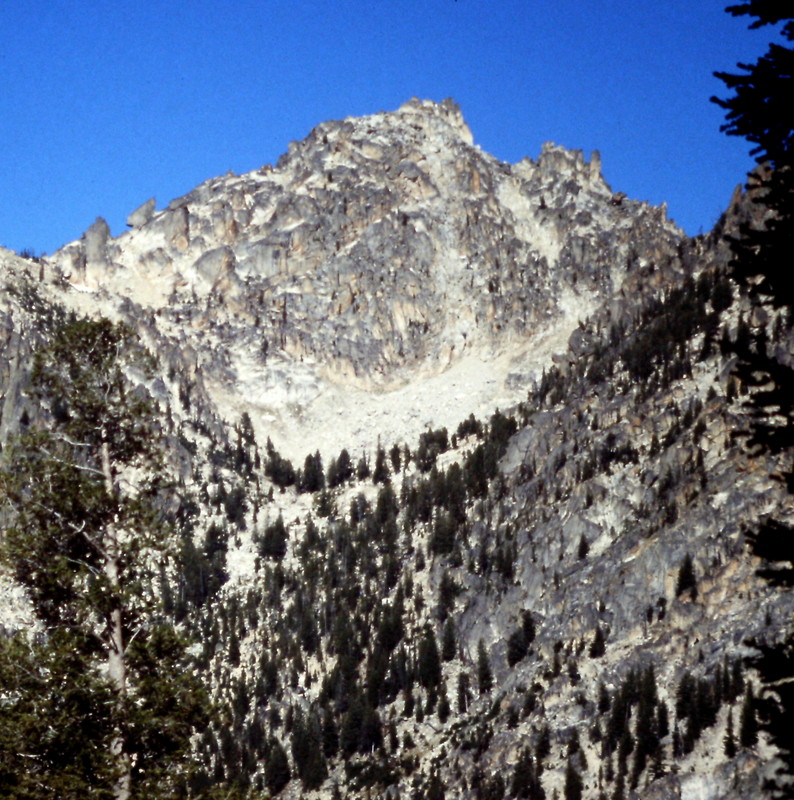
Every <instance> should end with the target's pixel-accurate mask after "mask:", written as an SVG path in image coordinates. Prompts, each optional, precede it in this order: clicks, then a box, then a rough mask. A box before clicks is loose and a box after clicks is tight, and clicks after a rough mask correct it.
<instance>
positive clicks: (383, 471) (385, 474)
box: [372, 446, 389, 483]
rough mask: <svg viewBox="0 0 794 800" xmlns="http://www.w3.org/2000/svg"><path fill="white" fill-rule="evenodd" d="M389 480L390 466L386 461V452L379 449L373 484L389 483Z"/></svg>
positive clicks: (376, 456)
mask: <svg viewBox="0 0 794 800" xmlns="http://www.w3.org/2000/svg"><path fill="white" fill-rule="evenodd" d="M388 480H389V465H388V462H387V461H386V451H385V450H384V449H383V448H382V447H380V446H379V447H378V451H377V453H376V455H375V470H374V471H373V473H372V482H373V483H387V482H388Z"/></svg>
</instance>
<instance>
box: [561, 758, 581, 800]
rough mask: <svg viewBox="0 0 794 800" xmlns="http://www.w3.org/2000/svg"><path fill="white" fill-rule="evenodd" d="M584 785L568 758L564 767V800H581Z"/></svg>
mask: <svg viewBox="0 0 794 800" xmlns="http://www.w3.org/2000/svg"><path fill="white" fill-rule="evenodd" d="M583 790H584V784H583V783H582V776H581V775H580V774H579V771H578V770H577V769H576V767H575V766H574V764H573V760H572V759H571V758H568V762H567V764H566V766H565V800H582V791H583Z"/></svg>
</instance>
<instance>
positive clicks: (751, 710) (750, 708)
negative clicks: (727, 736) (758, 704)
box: [739, 683, 758, 747]
mask: <svg viewBox="0 0 794 800" xmlns="http://www.w3.org/2000/svg"><path fill="white" fill-rule="evenodd" d="M757 741H758V720H757V719H756V716H755V699H754V698H753V690H752V687H751V686H750V684H749V683H748V684H747V689H746V690H745V693H744V701H743V702H742V715H741V718H740V720H739V742H740V743H741V745H742V747H754V746H755V744H756V742H757Z"/></svg>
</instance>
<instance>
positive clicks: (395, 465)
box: [389, 444, 402, 475]
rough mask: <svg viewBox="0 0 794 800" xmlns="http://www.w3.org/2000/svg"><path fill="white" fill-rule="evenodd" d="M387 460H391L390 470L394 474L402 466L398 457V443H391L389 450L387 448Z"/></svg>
mask: <svg viewBox="0 0 794 800" xmlns="http://www.w3.org/2000/svg"><path fill="white" fill-rule="evenodd" d="M389 460H390V461H391V468H392V471H393V472H394V474H395V475H396V474H397V473H398V472H399V471H400V469H401V467H402V463H401V459H400V445H398V444H394V445H392V448H391V450H389Z"/></svg>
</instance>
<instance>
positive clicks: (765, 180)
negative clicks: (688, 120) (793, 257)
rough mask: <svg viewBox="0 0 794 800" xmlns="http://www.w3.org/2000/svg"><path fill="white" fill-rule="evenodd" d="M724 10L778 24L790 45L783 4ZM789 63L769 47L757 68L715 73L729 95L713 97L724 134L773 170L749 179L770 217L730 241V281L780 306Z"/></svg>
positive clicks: (792, 119)
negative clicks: (722, 118)
mask: <svg viewBox="0 0 794 800" xmlns="http://www.w3.org/2000/svg"><path fill="white" fill-rule="evenodd" d="M728 10H729V11H730V13H731V14H733V15H734V16H741V15H747V16H750V17H753V18H754V19H753V22H752V24H751V26H750V27H753V28H758V27H762V26H764V25H778V24H780V23H781V22H782V23H784V24H783V27H782V33H783V36H784V37H785V39H787V40H788V42H792V41H794V22H793V21H792V20H794V16H792V14H791V10H790V9H789V8H787V7H786V6H785V4H777V3H770V2H766V1H765V0H746V2H742V3H739V4H737V5H734V6H731V7H729V9H728ZM793 62H794V50H792V48H791V47H786V46H785V45H783V44H777V43H771V44H770V45H769V49H768V50H767V52H766V53H765V54H764V55H763V56H762V57H761V58H759V59H758V60H757V61H756V62H755V63H753V64H740V65H739V67H740V69H741V70H742V73H740V74H731V73H726V72H718V73H716V76H717V77H718V78H720V80H722V81H723V82H724V83H725V85H726V86H727V87H728V89H730V90H731V91H732V92H733V94H732V96H731V97H729V98H728V99H725V100H722V99H718V98H716V97H715V98H712V100H713V101H714V102H715V103H717V105H719V106H720V107H721V108H723V109H725V110H726V112H727V113H726V115H725V116H726V120H727V121H726V123H725V124H724V125H723V126H722V130H723V131H725V132H726V133H728V135H729V136H741V137H743V138H745V139H747V140H748V141H749V142H750V143H751V144H753V145H754V147H753V149H752V150H751V153H752V155H754V156H755V157H756V160H757V161H758V162H759V163H765V164H768V165H769V166H770V167H771V169H769V170H765V171H761V172H760V173H756V174H755V177H754V178H753V176H751V181H752V182H753V183H755V184H756V185H758V186H759V187H760V189H761V192H760V194H761V196H760V198H759V202H761V203H763V205H764V206H765V207H766V208H768V209H770V210H771V211H772V212H773V214H772V215H771V217H769V218H768V219H767V220H766V223H765V225H764V226H763V227H762V228H761V229H758V228H754V227H753V226H751V225H745V226H744V227H743V228H742V229H741V238H740V239H738V240H736V241H734V242H733V246H734V252H735V253H736V258H735V259H734V262H733V264H732V267H733V271H734V276H735V277H736V278H737V279H739V280H740V281H742V282H743V283H745V284H746V285H747V286H748V287H749V289H750V292H751V294H752V295H755V296H764V297H768V298H772V300H773V302H774V303H776V304H778V305H783V304H790V303H791V301H792V294H791V283H790V281H789V270H788V261H787V256H789V255H790V254H791V252H792V244H793V243H794V232H792V228H791V220H792V218H794V179H793V178H792V175H791V168H792V166H793V165H794V158H793V155H792V148H793V147H794V136H793V135H792V134H793V132H794V112H792V107H791V103H790V98H791V95H792V89H793V88H794V77H793V76H794V71H793V70H792V63H793Z"/></svg>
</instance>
